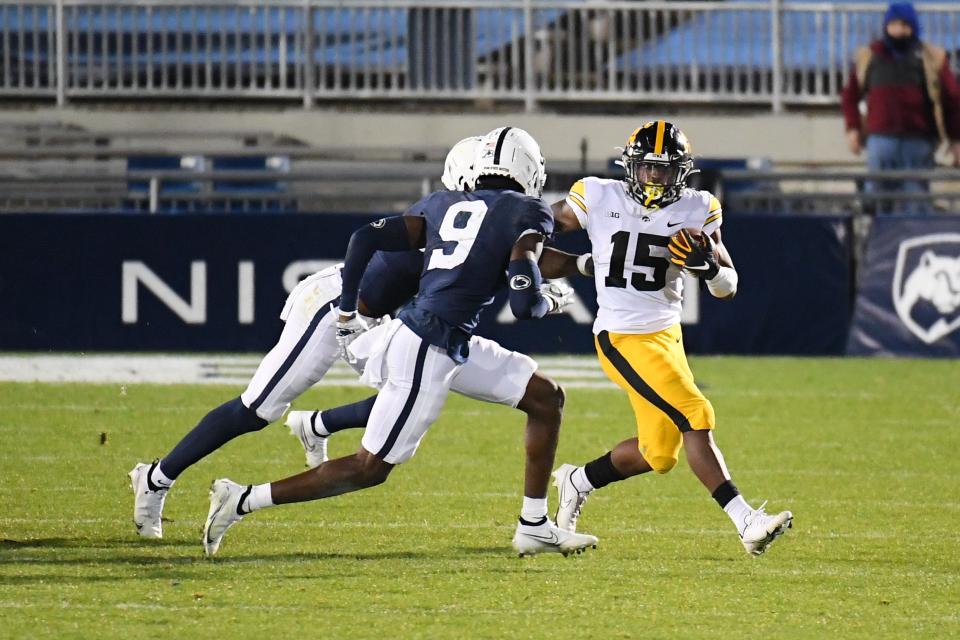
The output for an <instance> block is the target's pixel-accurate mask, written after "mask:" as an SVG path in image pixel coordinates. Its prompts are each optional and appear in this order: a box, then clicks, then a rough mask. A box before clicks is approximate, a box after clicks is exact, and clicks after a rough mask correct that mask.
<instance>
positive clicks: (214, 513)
mask: <svg viewBox="0 0 960 640" xmlns="http://www.w3.org/2000/svg"><path fill="white" fill-rule="evenodd" d="M220 509H223V503H222V502H221V503H220V506H219V507H217V510H216V511H214V512H213V515H212V516H210V517H209V518H207V542H209V543H210V544H213V538H211V537H210V523H211V522H213V521H214V520H216V519H217V516H218V515H219V514H220Z"/></svg>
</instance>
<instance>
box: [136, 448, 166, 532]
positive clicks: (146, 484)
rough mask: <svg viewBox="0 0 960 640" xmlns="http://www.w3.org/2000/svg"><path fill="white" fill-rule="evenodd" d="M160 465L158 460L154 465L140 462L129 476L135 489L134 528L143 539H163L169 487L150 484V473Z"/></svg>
mask: <svg viewBox="0 0 960 640" xmlns="http://www.w3.org/2000/svg"><path fill="white" fill-rule="evenodd" d="M158 464H159V461H157V460H154V462H153V464H145V463H143V462H138V463H137V466H135V467H134V468H133V470H132V471H130V473H128V474H127V475H128V476H130V488H131V489H133V526H135V527H136V528H137V535H139V536H140V537H141V538H162V537H163V524H162V522H161V518H162V516H163V501H164V500H166V498H167V491H168V490H169V487H158V486H156V485H154V484H153V483H151V482H150V472H151V471H153V468H154V467H155V466H157V465H158Z"/></svg>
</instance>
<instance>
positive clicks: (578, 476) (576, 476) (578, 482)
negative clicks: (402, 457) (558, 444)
mask: <svg viewBox="0 0 960 640" xmlns="http://www.w3.org/2000/svg"><path fill="white" fill-rule="evenodd" d="M570 482H571V483H573V486H574V488H575V489H576V490H577V491H579V492H580V493H589V492H590V491H593V490H594V488H595V487H594V486H593V485H592V484H590V481H589V480H587V472H586V470H585V469H584V468H583V467H577V469H576V470H575V471H574V472H573V473H571V474H570Z"/></svg>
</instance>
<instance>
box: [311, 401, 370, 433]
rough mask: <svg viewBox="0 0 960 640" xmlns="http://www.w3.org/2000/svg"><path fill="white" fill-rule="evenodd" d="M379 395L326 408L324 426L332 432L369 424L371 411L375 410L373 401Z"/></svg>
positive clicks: (360, 427)
mask: <svg viewBox="0 0 960 640" xmlns="http://www.w3.org/2000/svg"><path fill="white" fill-rule="evenodd" d="M376 400H377V396H370V397H369V398H367V399H366V400H361V401H360V402H354V403H352V404H347V405H344V406H342V407H334V408H333V409H324V410H323V411H322V412H321V413H323V426H324V428H325V429H326V430H327V431H329V432H330V433H336V432H337V431H343V430H344V429H362V428H363V427H366V426H367V420H368V419H369V418H370V412H371V411H372V410H373V403H374V402H376Z"/></svg>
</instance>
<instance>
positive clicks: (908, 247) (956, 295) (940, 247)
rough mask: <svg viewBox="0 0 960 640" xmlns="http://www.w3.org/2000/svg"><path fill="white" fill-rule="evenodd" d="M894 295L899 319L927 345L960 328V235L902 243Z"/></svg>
mask: <svg viewBox="0 0 960 640" xmlns="http://www.w3.org/2000/svg"><path fill="white" fill-rule="evenodd" d="M892 294H893V305H894V308H895V309H896V310H897V316H899V318H900V320H901V321H902V322H903V324H904V326H906V327H907V329H909V331H910V333H912V334H913V335H915V336H916V337H917V338H919V339H920V340H922V341H923V342H924V343H925V344H933V343H934V342H936V341H937V340H940V339H941V338H943V337H945V336H947V335H949V334H950V333H952V332H954V331H956V330H957V329H958V328H960V234H958V233H938V234H932V235H927V236H920V237H917V238H910V239H909V240H904V241H903V242H901V243H900V247H899V248H898V250H897V263H896V267H895V268H894V274H893V291H892Z"/></svg>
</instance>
